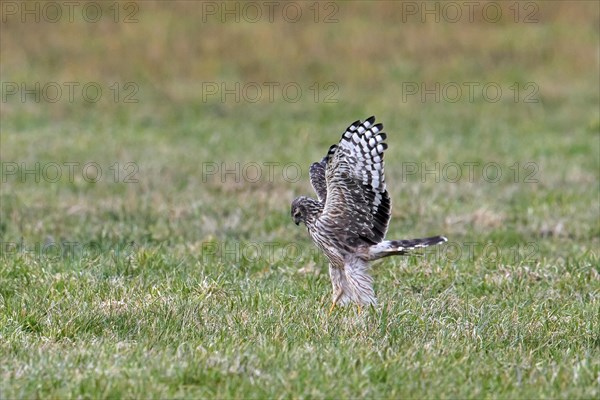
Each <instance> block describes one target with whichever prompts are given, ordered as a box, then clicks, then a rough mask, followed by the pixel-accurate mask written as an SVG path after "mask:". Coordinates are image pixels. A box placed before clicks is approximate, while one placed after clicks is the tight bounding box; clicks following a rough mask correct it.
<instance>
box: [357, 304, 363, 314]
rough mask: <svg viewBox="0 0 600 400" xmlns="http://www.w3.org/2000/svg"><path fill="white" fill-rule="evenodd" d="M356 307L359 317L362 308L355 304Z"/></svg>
mask: <svg viewBox="0 0 600 400" xmlns="http://www.w3.org/2000/svg"><path fill="white" fill-rule="evenodd" d="M356 306H357V307H358V315H360V314H361V312H362V307H361V306H360V304H357V305H356Z"/></svg>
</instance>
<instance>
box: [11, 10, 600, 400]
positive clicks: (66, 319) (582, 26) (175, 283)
mask: <svg viewBox="0 0 600 400" xmlns="http://www.w3.org/2000/svg"><path fill="white" fill-rule="evenodd" d="M305 4H306V5H305V6H304V7H305V8H304V11H305V13H307V14H306V15H312V14H310V12H311V11H309V9H308V8H307V7H308V3H305ZM511 4H512V2H511V3H503V10H504V13H505V15H510V14H509V13H510V9H508V7H509V6H510V5H511ZM110 5H111V4H110V3H106V4H104V5H103V7H104V11H105V12H107V13H109V12H110V9H109V8H108V7H109V6H110ZM538 6H539V13H538V17H539V22H538V23H534V24H524V23H518V24H515V23H513V22H511V19H503V20H502V22H501V23H497V24H490V23H486V22H485V21H484V20H481V18H477V19H476V21H474V22H473V23H469V22H467V21H463V22H461V23H457V24H452V23H439V24H436V23H426V24H423V23H420V22H419V21H415V20H411V21H409V22H407V23H399V21H401V18H402V9H401V8H400V6H398V5H397V4H395V3H393V2H380V3H377V4H376V5H374V6H369V5H368V4H367V3H361V2H353V3H340V4H339V11H338V13H337V14H336V16H337V18H338V20H339V21H338V22H337V23H333V24H323V23H320V24H315V23H314V22H312V20H311V19H310V18H308V19H306V20H304V19H303V20H302V22H299V23H295V24H292V23H287V22H285V21H284V20H282V19H281V18H280V17H278V18H277V19H276V21H275V22H274V23H269V22H267V21H262V22H259V23H235V22H231V21H230V22H226V23H220V22H218V21H215V20H210V19H209V20H208V21H207V22H203V20H202V13H201V8H200V6H199V5H198V4H197V3H193V2H179V3H177V4H176V5H174V6H173V8H168V7H166V6H164V5H163V4H162V3H158V2H156V3H154V2H142V3H139V13H138V14H137V18H138V19H139V22H138V23H133V24H125V23H118V24H115V23H114V22H112V20H111V19H110V18H109V19H102V20H101V21H100V22H98V23H96V24H91V23H85V22H84V21H81V20H77V21H75V22H73V23H68V22H65V21H61V23H58V24H52V23H33V22H31V21H30V22H28V23H24V24H23V23H20V21H19V20H18V18H17V19H14V18H12V17H11V18H12V19H11V18H9V20H8V22H6V23H4V22H3V23H2V25H1V30H2V31H1V33H2V34H1V35H0V41H1V42H0V44H1V47H2V61H1V64H2V65H1V66H2V75H1V79H0V80H1V81H2V82H3V83H4V84H6V83H7V82H8V83H10V82H17V83H21V82H25V83H26V84H27V85H30V86H32V85H34V84H35V82H41V84H42V86H43V84H44V83H45V82H70V81H76V82H81V83H82V84H83V83H86V82H98V83H99V84H100V85H101V86H102V87H103V89H104V95H103V100H102V101H99V102H98V103H95V104H90V103H88V102H85V101H83V100H82V99H81V98H78V99H77V100H76V101H74V102H73V103H70V102H68V101H65V100H64V99H61V101H58V102H56V103H48V102H45V101H41V102H40V103H36V102H35V101H31V99H30V98H29V99H28V100H27V101H25V102H21V100H20V98H19V97H18V96H12V97H9V98H8V100H7V101H2V103H1V106H2V111H1V113H2V122H1V133H2V136H1V140H2V146H1V148H0V158H1V161H2V168H3V169H2V186H1V188H2V189H1V196H0V201H1V204H0V217H1V220H0V241H1V242H2V248H1V249H0V251H1V254H0V397H1V398H38V397H42V398H46V397H52V398H79V397H81V398H120V397H127V398H132V397H133V398H146V397H151V398H165V397H169V398H174V397H177V398H189V397H197V398H198V397H202V398H265V397H269V398H282V397H283V398H289V397H291V398H299V397H311V398H312V397H316V398H357V397H369V398H596V397H598V396H599V395H600V361H599V360H600V262H599V253H598V249H599V246H600V221H599V218H600V215H599V211H598V210H599V207H600V204H599V203H600V202H599V186H598V182H600V115H599V111H598V108H599V107H598V105H599V104H600V94H599V91H598V87H599V85H600V83H599V78H598V76H599V74H598V72H599V65H598V57H597V55H598V45H599V41H600V39H599V37H600V35H599V33H598V18H599V17H598V12H599V9H598V5H597V4H596V3H593V2H590V3H578V4H573V3H572V2H570V3H566V2H552V3H539V4H538ZM321 11H322V12H325V11H327V10H325V9H322V10H321ZM108 15H110V14H108ZM114 82H118V83H119V85H120V87H121V89H123V85H124V83H126V82H135V84H136V85H137V87H138V88H139V91H138V92H137V94H136V98H137V99H138V100H139V102H138V103H124V102H123V101H118V102H116V103H115V102H114V101H110V100H108V99H110V98H111V97H110V96H111V95H112V94H113V93H112V92H111V90H110V89H109V87H110V85H111V84H112V83H114ZM203 82H204V83H206V82H218V83H221V82H226V83H227V84H228V85H231V86H232V85H234V84H235V82H241V83H242V85H243V84H245V83H249V82H258V83H263V82H278V83H280V84H281V85H284V84H285V83H289V82H296V83H298V84H299V85H300V86H301V87H302V89H303V96H302V97H301V98H300V100H299V101H298V102H294V103H292V102H287V101H285V100H284V99H282V98H281V97H276V98H275V101H273V102H270V101H268V100H267V99H265V98H262V99H261V101H258V102H256V103H250V102H246V101H240V102H235V101H232V100H231V97H230V98H229V99H226V100H227V101H224V102H222V101H220V100H219V98H210V99H209V100H207V101H203V99H202V94H203V93H202V88H203V86H202V83H203ZM315 82H317V83H318V85H319V87H320V88H323V87H324V85H325V84H326V83H327V82H334V83H335V85H337V88H338V89H339V91H338V92H337V94H336V95H335V98H336V100H338V101H337V103H325V102H323V101H322V99H323V97H322V96H323V95H324V94H326V93H329V92H327V91H321V92H320V96H321V97H320V100H319V101H318V102H315V100H314V97H313V96H312V94H313V93H312V92H310V89H309V87H310V86H311V85H313V84H314V83H315ZM407 82H409V83H411V82H416V83H419V84H420V83H425V84H427V85H429V86H428V87H433V86H434V85H435V83H436V82H439V83H441V85H444V84H446V83H448V82H457V83H459V84H461V83H464V82H478V83H481V84H482V85H483V84H486V83H489V82H494V83H497V84H498V85H500V86H501V87H502V89H503V91H504V94H503V96H502V98H501V100H500V101H498V102H496V103H492V102H488V101H485V99H484V98H483V97H482V96H481V95H478V96H476V98H475V99H474V101H468V100H467V99H466V98H464V97H463V98H461V100H460V101H458V102H449V101H446V99H442V101H440V102H435V101H433V98H432V97H429V98H426V101H425V102H422V101H421V100H420V98H419V97H418V96H413V97H412V98H409V100H408V101H403V100H402V88H403V83H404V84H405V83H407ZM515 82H517V83H519V85H520V87H524V85H526V84H527V83H530V82H533V83H535V85H536V87H537V88H538V90H539V91H538V93H537V98H538V99H539V102H537V103H526V102H524V101H521V100H522V99H521V98H520V99H519V101H517V102H515V101H514V98H513V92H511V90H510V86H511V85H513V84H515ZM3 88H6V86H3ZM371 114H375V115H376V116H377V117H378V120H380V121H381V122H383V123H384V124H385V127H386V132H387V133H388V137H389V139H388V144H389V149H388V151H387V153H386V174H387V181H388V187H389V191H390V195H391V198H392V201H393V204H394V210H393V217H392V222H391V226H390V230H389V237H390V238H394V239H396V238H408V237H419V236H425V235H433V234H445V235H447V236H448V237H449V239H450V242H449V243H448V244H447V245H445V246H444V247H439V248H437V249H433V250H431V251H427V252H426V253H425V254H424V255H423V256H421V257H407V258H393V259H387V260H385V261H383V262H380V263H379V264H377V265H376V266H375V267H374V268H373V271H372V272H373V275H374V277H375V282H376V292H377V295H378V299H379V305H378V306H377V307H375V308H373V309H365V310H363V312H362V313H360V314H359V313H358V312H357V309H356V308H353V307H349V308H346V309H337V310H336V311H334V312H333V313H332V314H331V315H328V309H329V305H330V301H331V286H330V282H329V277H328V273H327V263H326V260H325V258H324V257H323V256H322V255H321V254H319V253H318V252H317V251H316V250H315V248H314V246H313V245H312V243H311V242H310V239H309V238H308V235H307V234H306V231H305V229H304V228H303V227H300V228H298V227H296V226H295V225H294V224H293V223H292V220H291V218H290V216H289V204H290V202H291V200H292V199H293V198H294V196H296V195H300V194H309V193H312V189H311V187H310V184H309V182H308V176H307V170H308V168H307V167H308V165H310V163H311V162H313V161H315V160H318V159H320V158H321V157H322V156H323V155H324V154H325V152H326V150H327V148H328V146H329V145H330V144H332V143H333V142H334V141H336V140H337V139H338V138H339V135H340V134H341V132H342V130H343V129H344V128H345V127H346V126H347V125H348V124H349V123H350V122H352V121H354V120H355V119H357V118H361V119H362V118H366V117H368V116H370V115H371ZM36 162H39V163H40V168H43V167H48V166H49V165H50V164H51V163H53V164H52V165H58V166H59V167H60V168H61V171H62V176H61V177H60V179H57V180H56V181H55V182H51V181H50V180H52V179H44V177H46V178H47V175H46V176H43V175H42V172H41V170H40V172H39V173H38V172H33V173H30V174H29V175H22V173H23V171H24V170H28V169H29V170H30V169H32V168H34V165H35V163H36ZM91 162H93V163H97V165H98V166H100V167H101V169H102V171H103V175H102V177H100V178H99V179H98V182H96V183H92V182H88V181H86V178H89V176H87V175H84V174H82V167H83V166H84V165H86V164H87V163H91ZM66 163H77V164H71V165H75V167H74V168H75V169H74V175H73V177H72V178H71V177H70V176H69V175H68V167H67V165H68V164H66ZM128 163H132V164H128ZM222 163H225V164H224V165H225V166H226V167H227V168H229V169H232V168H235V165H236V163H239V165H240V173H239V174H237V175H235V174H233V175H232V174H229V175H225V176H221V175H220V174H219V173H217V174H207V169H206V168H209V167H214V166H219V167H221V166H222ZM253 163H255V164H253ZM264 163H277V164H273V165H274V166H273V172H274V175H273V176H272V177H269V176H268V175H266V174H267V173H268V169H267V167H266V166H265V164H264ZM292 163H294V164H292ZM422 163H425V164H424V165H423V164H422ZM436 163H439V165H440V174H441V171H442V169H441V168H443V167H444V166H448V165H449V164H450V163H455V164H456V165H459V166H461V168H462V172H463V173H467V172H468V170H467V167H466V165H469V164H468V163H479V164H476V166H475V167H474V170H473V173H474V175H473V179H471V180H469V179H468V177H467V176H463V177H462V178H461V179H459V180H458V181H456V182H452V180H451V179H450V180H449V179H444V175H443V174H441V176H440V177H439V178H440V179H436V177H435V176H433V175H431V174H430V175H425V176H422V175H421V173H422V169H423V166H425V167H427V168H428V169H431V168H434V166H435V165H436ZM489 163H496V164H497V165H498V166H500V168H501V170H502V173H503V174H502V177H501V178H500V179H499V180H498V182H491V180H492V179H487V180H486V178H489V176H487V175H485V172H484V171H483V169H482V168H483V166H485V165H488V164H489ZM251 165H259V166H261V172H262V173H263V177H262V178H261V179H258V180H256V181H255V180H254V179H253V178H252V177H250V176H249V175H248V174H246V175H244V172H243V171H244V168H245V167H248V166H251ZM290 165H292V166H295V165H299V166H300V167H301V176H300V179H298V180H296V179H293V178H294V177H291V176H288V179H285V176H284V175H282V174H283V173H284V172H285V171H287V172H291V171H295V170H286V169H285V168H286V167H287V166H290ZM115 166H116V167H117V169H118V172H119V173H118V176H117V175H115V169H114V168H115ZM414 166H416V167H418V168H419V169H418V170H417V171H416V172H415V173H414V174H407V172H408V170H407V168H412V167H414ZM515 166H516V167H515ZM13 167H15V168H17V169H16V170H15V171H13V169H12V168H13ZM111 167H112V168H113V169H111ZM7 168H9V169H7ZM517 171H518V175H516V172H517ZM13 172H14V174H13ZM47 172H48V171H47ZM246 172H248V170H246ZM490 172H491V171H490ZM129 173H131V175H130V176H128V174H129ZM92 175H93V174H92ZM36 176H37V177H38V178H40V179H39V181H38V182H36V181H35V178H36ZM528 177H529V178H531V179H527V178H528ZM127 178H129V179H127ZM88 180H89V179H88Z"/></svg>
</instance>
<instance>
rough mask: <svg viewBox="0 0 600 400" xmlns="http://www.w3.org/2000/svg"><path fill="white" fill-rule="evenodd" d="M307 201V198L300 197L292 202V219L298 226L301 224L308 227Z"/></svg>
mask: <svg viewBox="0 0 600 400" xmlns="http://www.w3.org/2000/svg"><path fill="white" fill-rule="evenodd" d="M307 200H308V198H307V197H305V196H300V197H296V198H295V199H294V201H292V218H293V219H294V223H295V224H296V225H300V222H302V223H304V224H305V225H306V214H307Z"/></svg>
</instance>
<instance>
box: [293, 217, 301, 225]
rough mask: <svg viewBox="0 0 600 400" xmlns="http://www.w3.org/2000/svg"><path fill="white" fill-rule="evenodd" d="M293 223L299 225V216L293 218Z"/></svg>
mask: <svg viewBox="0 0 600 400" xmlns="http://www.w3.org/2000/svg"><path fill="white" fill-rule="evenodd" d="M294 223H295V224H296V226H297V225H300V219H299V218H294Z"/></svg>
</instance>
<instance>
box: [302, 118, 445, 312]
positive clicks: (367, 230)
mask: <svg viewBox="0 0 600 400" xmlns="http://www.w3.org/2000/svg"><path fill="white" fill-rule="evenodd" d="M386 139H387V135H386V133H385V132H383V124H381V123H378V124H375V117H374V116H371V117H369V118H367V119H366V120H364V122H363V121H360V120H357V121H355V122H353V123H352V124H351V125H350V126H349V127H348V128H346V130H345V131H344V133H343V134H342V137H341V139H340V140H339V142H338V143H337V144H334V145H332V146H331V147H330V148H329V150H328V151H327V154H326V155H325V157H323V159H322V160H321V161H319V162H315V163H313V164H311V166H310V169H309V176H310V182H311V185H312V187H313V189H314V191H315V192H316V194H317V198H316V199H314V198H311V197H307V196H299V197H297V198H295V199H294V200H293V201H292V205H291V217H292V219H293V220H294V223H295V224H296V225H300V223H303V224H304V225H305V226H306V228H307V230H308V233H309V235H310V237H311V239H312V241H313V242H314V244H315V245H316V246H317V247H318V248H319V249H320V250H321V251H322V252H323V253H324V254H325V256H326V257H327V258H328V260H329V277H330V279H331V284H332V288H333V295H332V300H333V303H332V305H331V309H330V313H331V312H332V311H333V309H334V308H335V307H336V305H339V306H346V305H349V304H356V305H357V306H358V308H359V311H360V309H361V307H363V306H376V305H377V298H376V296H375V291H374V290H373V278H372V277H371V275H370V273H369V270H370V266H371V263H372V262H373V261H375V260H379V259H381V258H384V257H389V256H395V255H407V254H410V253H411V251H413V250H416V249H421V248H425V247H429V246H433V245H437V244H441V243H444V242H446V241H447V240H448V239H447V238H446V237H445V236H432V237H427V238H421V239H405V240H388V239H386V237H385V236H386V233H387V230H388V227H389V223H390V218H391V210H392V203H391V199H390V195H389V193H388V191H387V189H386V182H385V174H384V163H383V156H384V152H385V150H386V149H387V147H388V146H387V144H386V142H385V140H386Z"/></svg>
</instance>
